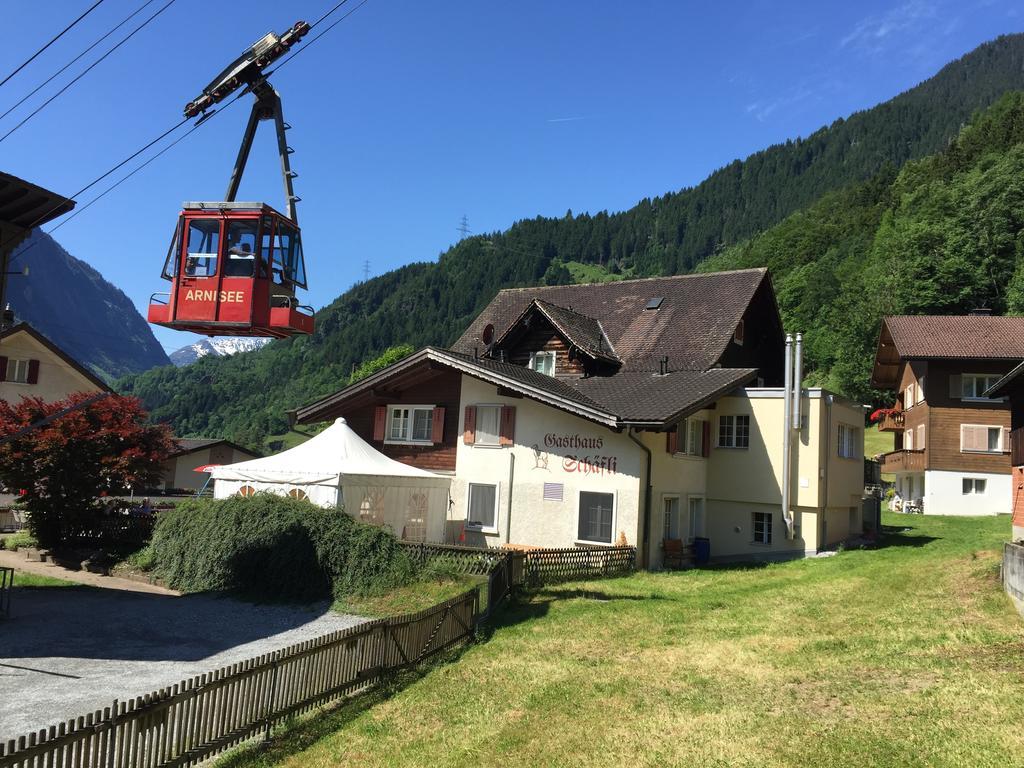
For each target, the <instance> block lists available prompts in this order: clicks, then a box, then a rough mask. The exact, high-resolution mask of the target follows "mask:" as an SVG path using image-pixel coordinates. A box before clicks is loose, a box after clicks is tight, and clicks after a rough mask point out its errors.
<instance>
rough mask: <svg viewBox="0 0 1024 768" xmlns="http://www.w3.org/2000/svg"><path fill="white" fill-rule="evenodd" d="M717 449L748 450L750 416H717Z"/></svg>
mask: <svg viewBox="0 0 1024 768" xmlns="http://www.w3.org/2000/svg"><path fill="white" fill-rule="evenodd" d="M718 447H719V448H749V447H750V416H746V415H744V416H719V417H718Z"/></svg>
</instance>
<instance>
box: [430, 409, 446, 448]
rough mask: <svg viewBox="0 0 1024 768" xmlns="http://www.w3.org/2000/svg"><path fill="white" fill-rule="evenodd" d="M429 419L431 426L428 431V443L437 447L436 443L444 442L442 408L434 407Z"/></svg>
mask: <svg viewBox="0 0 1024 768" xmlns="http://www.w3.org/2000/svg"><path fill="white" fill-rule="evenodd" d="M431 418H432V419H433V423H432V424H431V430H430V441H431V442H432V443H434V445H437V444H438V443H443V442H444V408H441V407H440V406H435V407H434V413H433V414H432V416H431Z"/></svg>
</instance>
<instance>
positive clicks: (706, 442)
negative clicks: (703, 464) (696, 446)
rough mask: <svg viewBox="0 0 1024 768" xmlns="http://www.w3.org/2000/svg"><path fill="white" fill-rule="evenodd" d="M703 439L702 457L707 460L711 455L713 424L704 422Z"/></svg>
mask: <svg viewBox="0 0 1024 768" xmlns="http://www.w3.org/2000/svg"><path fill="white" fill-rule="evenodd" d="M701 426H702V430H701V431H702V432H703V437H702V438H701V446H700V447H701V455H702V456H703V457H704V458H705V459H706V458H708V456H710V455H711V422H710V421H704V422H702V424H701Z"/></svg>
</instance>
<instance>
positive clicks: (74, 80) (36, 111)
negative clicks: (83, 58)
mask: <svg viewBox="0 0 1024 768" xmlns="http://www.w3.org/2000/svg"><path fill="white" fill-rule="evenodd" d="M175 2H177V0H167V3H165V4H164V5H163V6H162V7H161V8H160V10H158V11H157V12H156V13H154V14H153V15H152V16H150V17H149V18H148V19H146V20H145V21H144V22H142V23H141V24H140V25H139V26H137V27H136V28H135V29H133V30H132V31H131V32H129V33H128V34H127V35H126V36H125V37H123V38H122V39H121V41H120V42H119V43H117V45H115V46H114V47H113V48H111V49H110V50H109V51H107V52H106V53H104V54H103V55H102V56H100V57H99V58H98V59H96V61H94V62H93V63H92V64H90V65H89V66H88V67H86V68H85V69H84V70H82V71H81V72H79V73H78V74H77V75H76V76H75V77H73V78H72V79H71V81H70V82H68V84H67V85H65V86H64V87H63V88H61V89H60V90H59V91H57V92H56V93H55V94H53V96H51V97H50V98H48V99H47V100H46V101H44V102H43V103H42V104H40V105H39V106H38V107H36V108H35V109H34V110H33V111H32V112H30V113H29V115H28V117H26V118H25V119H24V120H22V121H21V122H20V123H18V124H17V125H16V126H14V127H13V128H11V130H9V131H8V132H7V133H5V134H4V135H3V136H0V143H2V142H3V141H4V139H6V138H7V137H8V136H10V135H11V134H12V133H14V132H15V131H16V130H18V129H19V128H21V126H23V125H24V124H25V123H27V122H28V121H29V120H31V119H32V118H33V117H35V116H36V115H38V114H39V113H40V112H42V111H43V110H44V109H45V108H46V107H47V106H48V105H49V104H50V103H51V102H52V101H53V100H54V99H56V98H57V97H58V96H60V95H61V94H62V93H64V92H65V91H66V90H67V89H68V88H70V87H71V86H72V85H74V84H75V83H77V82H78V81H79V80H81V79H82V78H83V77H84V76H85V75H86V74H87V73H88V72H89V71H90V70H91V69H92V68H93V67H95V66H96V65H97V64H99V63H100V62H101V61H103V60H104V59H105V58H107V56H109V55H110V54H112V53H113V52H114V51H116V50H117V49H118V48H120V47H121V46H122V45H124V44H125V43H127V42H128V41H129V40H131V39H132V38H133V37H134V36H135V35H136V34H137V33H138V32H141V31H142V30H143V29H144V28H145V27H146V26H147V25H148V24H149V23H150V22H151V21H153V19H155V18H156V17H157V16H159V15H160V14H161V13H163V12H164V11H166V10H167V9H168V8H170V7H171V6H172V5H174V3H175Z"/></svg>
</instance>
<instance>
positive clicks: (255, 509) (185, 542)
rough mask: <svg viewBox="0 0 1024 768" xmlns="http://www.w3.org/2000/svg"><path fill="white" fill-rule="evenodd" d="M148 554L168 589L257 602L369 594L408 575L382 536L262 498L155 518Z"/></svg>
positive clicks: (391, 542)
mask: <svg viewBox="0 0 1024 768" xmlns="http://www.w3.org/2000/svg"><path fill="white" fill-rule="evenodd" d="M152 555H153V558H154V560H155V563H156V567H155V571H156V574H157V576H158V577H160V578H161V579H163V580H164V581H165V582H166V583H167V584H168V585H169V586H171V587H173V588H174V589H179V590H181V591H183V592H205V591H231V592H239V593H242V594H245V595H248V596H251V597H254V598H258V599H262V600H297V601H304V600H315V599H320V598H325V597H329V596H332V595H333V596H334V597H335V598H340V597H345V596H349V595H370V594H375V593H378V592H381V591H384V590H387V589H390V588H392V587H395V586H399V585H401V584H404V583H406V582H407V581H409V580H410V579H411V578H412V577H413V575H414V573H415V567H414V565H413V563H412V561H411V560H410V558H409V557H408V555H406V553H405V551H404V550H403V549H402V548H401V546H400V545H399V544H398V541H397V540H396V539H395V537H394V536H393V535H391V533H389V532H388V531H386V530H383V529H381V528H377V527H375V526H370V525H366V524H365V523H361V522H359V521H357V520H354V519H353V518H351V517H349V516H348V515H346V514H344V513H343V512H341V511H339V510H334V509H322V508H320V507H317V506H314V505H313V504H311V503H310V502H308V501H299V500H296V499H290V498H286V497H283V496H277V495H273V494H266V493H261V494H256V495H255V496H250V497H248V498H231V499H217V500H215V499H192V500H190V501H187V502H185V503H183V504H181V505H179V506H178V507H177V508H176V509H173V510H168V511H166V512H162V513H161V514H160V515H159V516H158V518H157V523H156V528H155V530H154V532H153V541H152Z"/></svg>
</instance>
